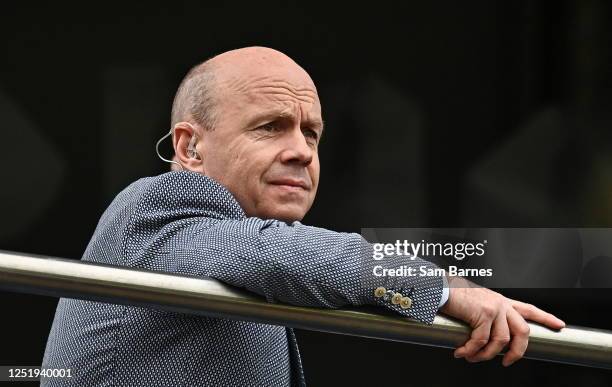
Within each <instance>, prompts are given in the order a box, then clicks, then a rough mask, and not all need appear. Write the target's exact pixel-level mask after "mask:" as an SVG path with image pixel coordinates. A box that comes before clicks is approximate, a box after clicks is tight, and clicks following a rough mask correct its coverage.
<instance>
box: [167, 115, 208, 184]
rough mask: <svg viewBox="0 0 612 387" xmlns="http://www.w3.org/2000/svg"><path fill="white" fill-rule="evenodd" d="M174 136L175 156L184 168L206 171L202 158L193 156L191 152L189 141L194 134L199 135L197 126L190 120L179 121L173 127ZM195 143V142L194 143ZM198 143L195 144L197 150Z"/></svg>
mask: <svg viewBox="0 0 612 387" xmlns="http://www.w3.org/2000/svg"><path fill="white" fill-rule="evenodd" d="M172 130H173V132H174V136H173V137H172V145H173V147H174V154H175V157H176V158H177V159H178V162H179V163H181V165H182V166H183V168H185V169H187V170H190V171H194V172H200V173H204V172H205V171H204V170H203V163H202V160H201V158H199V157H193V155H192V154H190V152H189V150H188V149H189V143H190V142H191V140H192V138H193V137H194V136H197V135H198V133H197V132H196V128H194V126H193V125H192V124H190V123H188V122H177V123H176V124H175V125H174V128H173V129H172ZM192 144H193V143H192ZM197 145H198V144H197V143H195V144H193V146H194V147H195V149H196V152H197Z"/></svg>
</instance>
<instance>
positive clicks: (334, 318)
mask: <svg viewBox="0 0 612 387" xmlns="http://www.w3.org/2000/svg"><path fill="white" fill-rule="evenodd" d="M0 288H3V289H5V290H11V291H17V292H24V293H33V294H40V295H50V296H55V297H69V298H78V299H87V300H94V301H101V302H109V303H115V304H125V305H135V306H143V307H149V308H157V309H163V310H167V311H175V312H182V313H191V314H199V315H204V316H211V317H222V318H230V319H237V320H245V321H253V322H259V323H266V324H272V325H284V326H289V327H294V328H301V329H308V330H315V331H322V332H330V333H337V334H346V335H352V336H361V337H369V338H375V339H382V340H392V341H400V342H406V343H414V344H420V345H429V346H436V347H446V348H455V347H457V346H459V345H461V344H462V343H463V342H465V340H466V339H467V338H468V336H469V332H470V329H469V327H468V326H466V325H465V324H463V323H461V322H458V321H455V320H452V319H450V318H447V317H444V316H440V315H438V316H436V318H435V320H434V323H433V325H425V324H421V323H418V322H415V321H411V320H409V319H406V318H402V317H398V316H393V315H387V314H382V312H381V311H380V310H376V311H375V312H372V311H371V310H372V309H366V308H358V309H356V310H349V309H319V308H308V307H299V306H292V305H284V304H274V303H268V302H266V301H265V300H264V299H263V298H261V297H259V296H256V295H254V294H253V293H248V292H245V291H242V290H239V289H236V288H234V287H230V286H227V285H224V284H222V283H220V282H218V281H216V280H213V279H209V278H197V277H190V276H183V275H176V274H168V273H162V272H153V271H146V270H137V269H133V268H127V267H120V266H110V265H102V264H94V263H89V262H82V261H75V260H68V259H60V258H51V257H41V256H34V255H30V254H20V253H13V252H7V251H0ZM529 325H530V328H531V333H530V338H529V347H528V348H527V352H526V354H525V357H526V358H531V359H538V360H544V361H550V362H560V363H569V364H576V365H581V366H588V367H599V368H608V369H612V331H606V330H600V329H592V328H583V327H577V326H567V327H566V328H564V329H562V330H560V331H552V330H550V329H547V328H544V327H542V326H540V325H537V324H533V323H530V324H529Z"/></svg>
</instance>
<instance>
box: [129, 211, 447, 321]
mask: <svg viewBox="0 0 612 387" xmlns="http://www.w3.org/2000/svg"><path fill="white" fill-rule="evenodd" d="M188 207H189V206H185V208H188ZM191 214H193V211H192V212H191ZM163 218H168V219H163ZM153 223H159V224H165V225H166V226H164V227H163V228H162V229H160V230H157V231H156V232H155V234H154V235H148V236H146V237H142V238H141V239H142V240H146V241H147V242H146V244H144V245H141V247H140V249H139V251H137V252H132V253H131V254H128V256H132V257H133V259H132V260H131V261H130V262H127V264H128V265H130V266H137V267H145V268H148V269H157V270H164V271H170V272H177V273H183V274H190V275H196V276H206V277H211V278H215V279H218V280H220V281H222V282H225V283H228V284H230V285H234V286H238V287H242V288H246V289H248V290H250V291H253V292H255V293H258V294H260V295H262V296H264V297H265V298H266V299H267V300H268V301H269V302H277V301H280V302H284V303H289V304H294V305H300V306H313V307H324V308H338V307H342V306H345V305H379V306H382V307H384V308H387V309H391V310H393V311H395V312H397V313H400V314H401V315H403V316H407V317H411V318H414V319H416V320H418V321H421V322H424V323H428V324H431V323H432V322H433V319H434V317H435V315H436V312H437V310H438V306H439V303H440V300H441V298H442V288H443V279H442V277H437V276H421V275H413V276H393V277H392V276H375V275H374V273H373V268H374V266H382V268H398V267H402V266H403V267H404V268H408V267H412V268H414V269H413V271H414V272H415V273H419V272H420V269H421V268H424V269H432V268H437V266H435V265H434V264H432V263H430V262H427V261H425V260H422V259H420V258H416V259H413V260H410V259H407V258H405V257H402V259H398V258H397V257H386V258H385V259H383V260H380V261H374V260H373V258H372V257H373V246H372V244H370V243H368V242H367V241H365V240H364V239H363V238H362V237H361V235H359V234H355V233H341V232H334V231H330V230H327V229H323V228H317V227H311V226H306V225H303V224H301V223H300V222H294V223H293V224H286V223H284V222H280V221H276V220H262V219H259V218H254V217H253V218H243V219H211V218H209V217H201V218H199V217H197V216H196V217H194V216H189V217H184V216H177V214H176V213H175V212H174V210H173V209H171V208H170V209H166V210H165V211H155V212H150V211H148V212H146V213H145V214H144V218H143V219H141V220H139V221H137V224H135V225H133V226H132V227H133V228H134V229H147V228H151V229H155V228H154V227H148V226H147V224H153ZM136 237H138V233H136ZM377 272H378V273H380V272H381V268H380V267H379V269H378V270H377ZM380 288H384V290H385V291H386V292H387V293H386V294H385V295H384V296H382V297H381V294H380ZM376 289H379V290H378V291H379V294H375V290H376ZM394 293H399V294H400V295H401V296H403V297H408V298H409V300H410V301H411V302H410V304H411V305H410V306H408V307H407V304H406V303H404V304H403V305H400V304H395V303H393V302H392V300H391V297H389V296H390V295H393V294H394ZM396 301H397V300H396Z"/></svg>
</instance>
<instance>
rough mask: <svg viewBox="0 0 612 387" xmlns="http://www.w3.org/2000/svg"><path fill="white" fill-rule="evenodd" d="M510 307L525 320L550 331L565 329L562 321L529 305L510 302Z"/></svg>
mask: <svg viewBox="0 0 612 387" xmlns="http://www.w3.org/2000/svg"><path fill="white" fill-rule="evenodd" d="M512 307H513V308H514V309H516V311H517V312H519V313H520V314H521V316H523V318H525V319H527V320H531V321H535V322H537V323H540V324H543V325H545V326H547V327H549V328H552V329H561V328H564V327H565V322H564V321H563V320H561V319H559V318H557V317H555V316H554V315H552V314H550V313H548V312H545V311H543V310H542V309H540V308H537V307H535V306H533V305H531V304H526V303H524V302H520V301H515V300H512Z"/></svg>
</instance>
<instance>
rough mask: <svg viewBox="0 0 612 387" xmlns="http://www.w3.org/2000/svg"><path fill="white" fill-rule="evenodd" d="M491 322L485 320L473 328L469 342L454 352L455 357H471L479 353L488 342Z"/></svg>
mask: <svg viewBox="0 0 612 387" xmlns="http://www.w3.org/2000/svg"><path fill="white" fill-rule="evenodd" d="M491 321H492V320H489V319H486V320H485V321H484V322H483V323H481V324H480V325H477V326H476V327H474V329H473V330H472V334H471V336H470V338H469V340H468V341H466V342H465V344H463V346H461V347H459V348H457V349H456V350H455V357H457V358H459V357H472V356H474V355H475V354H476V353H477V352H478V351H480V349H481V348H482V347H484V346H485V345H486V344H487V343H488V342H489V336H490V335H491Z"/></svg>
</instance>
